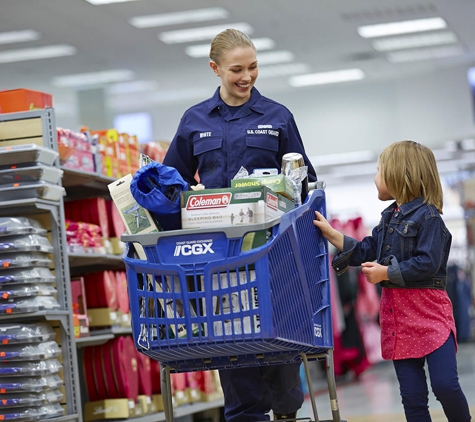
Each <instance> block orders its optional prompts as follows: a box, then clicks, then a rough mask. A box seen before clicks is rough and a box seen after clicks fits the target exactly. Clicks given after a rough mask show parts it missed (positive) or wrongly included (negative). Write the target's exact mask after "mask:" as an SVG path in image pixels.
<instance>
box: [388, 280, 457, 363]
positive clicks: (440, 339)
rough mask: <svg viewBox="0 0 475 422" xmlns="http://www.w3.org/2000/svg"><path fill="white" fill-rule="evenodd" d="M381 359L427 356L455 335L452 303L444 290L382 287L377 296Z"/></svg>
mask: <svg viewBox="0 0 475 422" xmlns="http://www.w3.org/2000/svg"><path fill="white" fill-rule="evenodd" d="M380 325H381V349H382V355H383V359H386V360H395V359H408V358H419V357H423V356H426V355H428V354H429V353H431V352H433V351H434V350H436V349H438V348H439V347H440V346H442V345H443V344H444V343H445V341H446V340H447V338H448V337H449V335H450V332H453V333H454V338H457V336H456V330H455V321H454V316H453V311H452V302H451V301H450V299H449V296H448V295H447V292H446V291H444V290H436V289H404V288H383V292H382V296H381V311H380Z"/></svg>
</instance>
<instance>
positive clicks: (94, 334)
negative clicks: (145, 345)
mask: <svg viewBox="0 0 475 422" xmlns="http://www.w3.org/2000/svg"><path fill="white" fill-rule="evenodd" d="M124 334H132V328H124V327H111V328H105V329H103V330H94V331H91V334H90V335H89V336H87V337H79V338H77V339H76V346H77V347H86V346H98V345H101V344H104V343H107V342H108V341H109V340H111V339H113V338H114V337H115V336H120V335H124Z"/></svg>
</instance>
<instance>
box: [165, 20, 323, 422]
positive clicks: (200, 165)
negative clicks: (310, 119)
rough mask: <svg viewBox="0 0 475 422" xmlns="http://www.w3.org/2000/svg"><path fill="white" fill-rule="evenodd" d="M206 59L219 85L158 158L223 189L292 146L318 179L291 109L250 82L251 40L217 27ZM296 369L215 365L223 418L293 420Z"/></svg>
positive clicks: (275, 163)
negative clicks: (240, 173)
mask: <svg viewBox="0 0 475 422" xmlns="http://www.w3.org/2000/svg"><path fill="white" fill-rule="evenodd" d="M210 59H211V61H210V66H211V69H212V70H213V72H214V73H215V74H216V75H217V76H218V77H219V78H221V86H220V87H219V88H218V89H217V90H216V92H215V94H214V95H213V96H212V97H211V98H209V99H207V100H205V101H203V102H201V103H199V104H196V105H195V106H193V107H191V108H189V109H188V110H187V111H186V112H185V113H184V115H183V117H182V118H181V121H180V124H179V126H178V130H177V133H176V135H175V137H174V138H173V141H172V143H171V145H170V148H169V149H168V152H167V154H166V156H165V159H164V164H165V165H167V166H172V167H175V168H176V169H177V170H178V171H179V172H180V174H181V175H182V177H183V178H184V179H185V180H186V181H187V182H188V183H190V184H191V185H195V184H197V183H198V181H199V182H200V183H202V184H203V185H204V186H205V187H206V188H207V189H211V188H223V187H229V186H230V183H231V179H232V178H233V177H234V176H235V175H236V173H237V172H238V171H239V169H240V168H241V166H243V167H244V168H246V170H247V171H248V172H249V173H252V172H253V170H254V169H256V168H277V169H280V167H281V163H282V156H283V155H284V154H286V153H288V152H297V153H300V154H302V156H303V157H304V161H305V164H306V165H307V166H308V173H309V179H310V180H316V174H315V170H314V169H313V167H312V165H311V164H310V161H309V159H308V157H307V155H306V154H305V150H304V146H303V143H302V139H301V138H300V134H299V131H298V129H297V125H296V123H295V121H294V117H293V115H292V113H291V112H290V111H289V110H288V109H287V108H286V107H285V106H283V105H281V104H279V103H277V102H275V101H273V100H271V99H269V98H266V97H264V96H262V95H261V94H260V93H259V91H257V89H256V88H255V87H254V83H255V82H256V79H257V76H258V60H257V52H256V48H255V46H254V44H253V43H252V41H251V40H250V38H249V37H248V36H247V35H246V34H244V33H242V32H240V31H238V30H234V29H227V30H225V31H223V32H221V33H220V34H218V35H217V36H216V37H215V38H214V40H213V41H212V43H211V49H210ZM195 177H196V178H195ZM197 179H199V180H197ZM299 368H300V364H298V363H297V364H289V365H271V366H262V367H252V368H236V369H229V370H220V378H221V384H222V387H223V392H224V400H225V416H226V421H227V422H254V421H263V420H269V416H267V413H268V412H269V411H270V410H271V409H272V410H273V411H274V418H275V419H279V418H280V419H284V418H285V417H294V418H295V415H296V411H297V410H298V409H299V408H300V407H301V405H302V403H303V392H302V384H301V379H300V375H299Z"/></svg>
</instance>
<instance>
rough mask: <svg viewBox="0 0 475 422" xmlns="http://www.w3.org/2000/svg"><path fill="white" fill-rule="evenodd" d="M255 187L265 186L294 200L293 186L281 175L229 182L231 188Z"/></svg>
mask: <svg viewBox="0 0 475 422" xmlns="http://www.w3.org/2000/svg"><path fill="white" fill-rule="evenodd" d="M256 186H267V187H268V188H269V189H271V190H273V191H274V192H277V193H279V194H281V195H283V196H285V197H286V198H288V199H291V200H293V199H294V185H293V183H292V181H291V180H290V179H288V178H287V177H285V176H284V175H283V174H282V173H281V174H277V175H275V176H261V177H246V178H242V179H233V180H231V187H232V188H238V189H242V188H251V187H256Z"/></svg>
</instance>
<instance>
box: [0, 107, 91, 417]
mask: <svg viewBox="0 0 475 422" xmlns="http://www.w3.org/2000/svg"><path fill="white" fill-rule="evenodd" d="M15 143H16V144H21V143H23V144H32V143H35V144H37V145H41V146H44V147H47V148H50V149H53V150H57V149H58V148H57V139H56V124H55V118H54V111H53V109H46V110H39V111H30V112H27V113H9V114H0V146H9V145H13V144H15ZM56 161H57V162H56V163H55V165H56V166H59V162H58V161H59V160H56ZM0 214H1V215H2V216H7V215H10V216H11V215H24V216H29V217H33V218H34V217H35V216H38V215H44V216H46V218H47V219H48V217H49V224H48V226H49V227H48V228H49V230H50V233H51V242H52V245H53V247H54V251H55V252H54V253H53V262H54V272H55V276H56V289H57V299H58V302H59V304H60V306H61V310H59V311H40V312H33V313H25V314H10V315H2V316H1V317H0V322H3V321H8V320H12V319H14V320H15V321H25V322H26V321H33V320H35V321H38V320H39V321H41V320H45V319H46V320H48V321H58V322H59V326H60V337H61V338H60V339H59V341H58V342H60V344H61V350H62V364H63V373H64V387H65V393H66V397H65V399H66V400H65V402H66V408H67V412H66V413H67V415H66V416H64V417H61V418H53V419H52V420H61V421H62V420H77V421H82V409H81V406H80V405H79V404H80V403H81V401H80V395H79V389H80V385H79V371H78V360H77V351H76V343H75V338H74V332H73V316H72V313H71V312H70V309H71V308H72V306H71V289H70V285H69V280H70V277H69V265H68V256H67V245H66V235H65V231H64V227H65V224H64V206H63V199H62V198H60V200H59V201H49V200H43V199H38V198H31V199H22V200H17V201H5V202H2V206H1V207H0Z"/></svg>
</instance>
